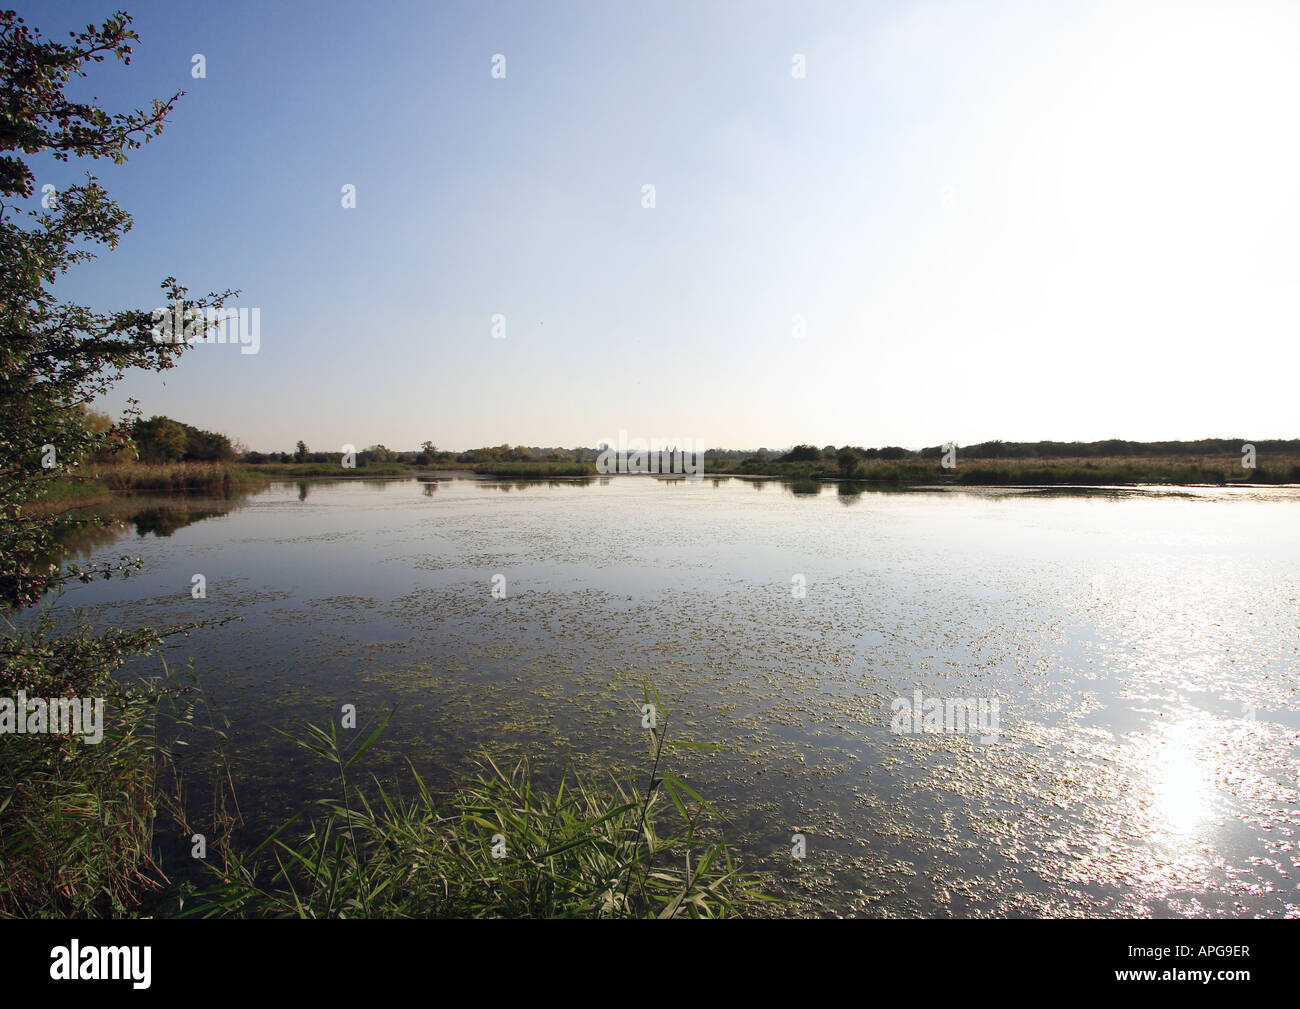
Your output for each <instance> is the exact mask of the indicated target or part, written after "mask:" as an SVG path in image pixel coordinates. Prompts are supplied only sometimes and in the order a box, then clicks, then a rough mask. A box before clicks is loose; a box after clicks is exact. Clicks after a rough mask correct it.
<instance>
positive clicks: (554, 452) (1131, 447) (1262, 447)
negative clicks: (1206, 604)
mask: <svg viewBox="0 0 1300 1009" xmlns="http://www.w3.org/2000/svg"><path fill="white" fill-rule="evenodd" d="M155 420H159V419H155ZM164 420H165V419H164ZM183 426H186V428H187V429H188V430H194V429H192V428H188V425H183ZM216 437H221V436H216ZM1244 445H1253V446H1255V449H1256V451H1257V452H1258V454H1261V455H1262V454H1277V455H1292V456H1300V438H1291V439H1281V438H1266V439H1261V441H1251V439H1248V438H1201V439H1200V441H1166V442H1138V441H1122V439H1119V438H1110V439H1106V441H1095V442H1053V441H1040V442H1004V441H989V442H980V443H978V445H958V446H957V451H958V455H959V458H962V459H967V460H970V459H1125V458H1132V459H1152V458H1161V456H1191V455H1195V456H1206V455H1240V454H1242V449H1243V446H1244ZM943 454H944V446H941V445H935V446H930V447H926V449H919V450H918V449H904V447H901V446H897V445H885V446H881V447H865V446H861V445H845V446H840V447H837V446H835V445H826V446H822V447H820V449H819V447H816V446H815V445H796V446H793V447H790V449H787V450H770V449H757V450H755V449H708V450H707V451H706V452H705V460H706V462H712V463H731V464H732V465H728V467H725V468H727V469H736V471H740V472H744V471H745V469H758V468H762V467H764V465H767V464H771V463H829V464H831V465H835V464H836V463H837V462H839V464H840V465H852V463H850V458H852V460H853V463H857V462H904V460H909V459H911V460H927V462H928V460H939V459H940V458H941V456H943ZM341 455H342V452H341V451H326V452H321V451H312V450H311V449H308V447H307V445H305V443H304V442H298V447H296V449H295V450H294V451H282V452H260V451H246V452H243V454H242V459H243V462H246V463H252V464H255V465H256V464H260V463H326V464H331V463H338V460H339V458H341ZM598 455H599V449H597V447H575V449H563V447H555V446H536V445H495V446H485V447H481V449H469V450H468V451H463V452H455V451H443V450H439V449H437V447H435V446H434V445H433V442H425V443H424V445H422V446H421V447H420V450H419V451H415V450H407V451H394V450H391V449H387V447H385V446H383V445H370V446H368V447H367V449H361V450H359V451H357V452H356V464H357V465H359V467H363V465H368V464H374V463H380V464H393V463H399V464H406V465H435V467H448V465H464V467H471V468H476V467H486V468H494V469H510V468H511V467H515V465H520V464H521V465H524V467H533V465H564V464H582V463H594V462H595V460H597V456H598ZM187 458H188V456H187Z"/></svg>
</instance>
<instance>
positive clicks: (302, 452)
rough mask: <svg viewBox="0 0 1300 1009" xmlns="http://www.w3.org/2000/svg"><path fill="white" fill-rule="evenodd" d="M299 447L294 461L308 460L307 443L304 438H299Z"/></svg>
mask: <svg viewBox="0 0 1300 1009" xmlns="http://www.w3.org/2000/svg"><path fill="white" fill-rule="evenodd" d="M297 447H298V451H297V452H295V453H294V456H293V461H294V462H306V461H307V443H306V442H305V441H303V440H302V439H301V438H300V439H299V440H298V446H297Z"/></svg>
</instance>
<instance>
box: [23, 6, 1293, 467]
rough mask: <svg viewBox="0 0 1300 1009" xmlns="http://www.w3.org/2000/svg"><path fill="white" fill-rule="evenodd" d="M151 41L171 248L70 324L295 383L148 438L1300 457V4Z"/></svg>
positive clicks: (541, 17) (147, 384) (220, 34)
mask: <svg viewBox="0 0 1300 1009" xmlns="http://www.w3.org/2000/svg"><path fill="white" fill-rule="evenodd" d="M119 2H121V0H119ZM17 6H18V9H19V12H20V14H22V15H23V16H25V17H26V18H27V19H28V21H29V23H32V24H34V25H36V26H38V27H40V28H42V30H43V31H44V32H45V33H46V34H47V35H50V36H58V35H60V34H62V35H66V32H67V31H68V30H69V29H72V28H76V27H78V26H84V25H85V23H86V22H88V21H92V20H93V21H95V22H97V23H98V22H100V21H102V20H103V18H104V17H105V16H107V15H109V14H111V13H112V11H113V10H114V9H115V6H116V5H115V4H106V5H100V4H90V3H84V2H76V3H62V2H57V0H41V2H40V3H26V2H25V3H19V4H18V5H17ZM126 7H127V10H128V11H129V12H130V13H131V14H132V15H134V17H135V24H134V28H135V30H136V31H137V32H139V34H140V36H141V42H140V43H139V45H138V46H137V51H136V55H135V59H134V60H133V63H132V66H131V67H130V68H125V69H124V68H122V67H121V66H120V65H118V64H116V63H112V64H110V63H105V64H103V65H101V67H100V68H98V69H95V70H93V71H92V73H91V77H90V79H89V81H88V82H86V87H87V89H88V90H89V92H90V93H93V94H95V95H98V96H99V97H100V98H101V99H103V101H104V102H105V104H106V105H107V107H108V108H109V109H110V110H118V109H119V108H120V107H129V108H134V107H137V106H143V105H146V104H147V102H148V100H149V99H151V98H154V97H164V96H166V95H169V94H171V93H172V92H173V91H175V90H177V89H184V90H185V91H186V92H187V94H186V95H185V96H184V97H183V98H182V99H181V100H180V102H179V103H178V105H177V108H176V110H175V112H174V113H173V114H172V116H171V117H170V119H169V125H168V127H167V129H166V130H165V132H164V133H163V135H162V136H161V137H159V138H158V139H156V140H155V141H153V143H151V144H150V145H148V146H147V147H145V148H144V149H142V150H141V151H138V152H136V154H135V155H134V157H133V158H132V160H131V161H130V162H129V163H128V164H127V165H125V166H121V167H114V166H111V165H108V164H105V163H98V164H96V165H95V166H93V170H94V171H95V172H96V174H98V175H99V176H100V178H101V179H102V180H104V181H105V183H106V184H107V185H108V187H109V190H110V192H111V193H112V195H113V196H114V197H115V198H116V199H117V200H118V201H119V202H120V203H122V204H123V206H124V207H125V208H126V209H127V210H129V211H130V212H131V213H132V214H133V215H134V217H135V228H134V230H133V231H132V232H131V233H130V234H129V235H128V236H127V238H126V240H125V241H124V242H123V243H122V245H121V246H120V247H119V249H118V250H117V251H116V252H112V253H106V254H105V255H103V256H102V257H101V258H100V260H98V261H97V262H96V263H94V264H92V265H90V266H89V267H86V268H83V269H82V270H81V272H80V273H79V274H77V275H76V276H75V277H74V278H72V279H69V280H68V281H66V282H64V283H62V284H60V288H61V289H62V291H63V294H64V296H65V297H75V298H78V299H82V300H85V301H87V302H89V303H91V304H93V305H95V306H97V307H102V308H114V307H140V306H145V307H150V308H151V307H153V306H154V305H156V304H158V283H159V281H161V279H162V278H163V277H165V276H167V275H168V274H174V275H176V276H177V277H178V278H179V279H181V280H182V282H184V283H186V284H188V285H189V287H190V288H191V290H201V291H206V290H208V289H210V288H216V289H222V288H226V287H233V288H238V289H241V290H242V292H243V293H242V297H241V298H240V299H239V301H238V304H239V305H243V306H249V307H254V306H255V307H258V308H259V309H260V311H261V349H260V352H259V353H258V354H250V355H242V354H240V353H239V351H238V349H237V348H234V347H225V346H200V347H195V348H192V349H191V350H189V351H188V352H187V353H186V354H185V355H184V356H183V358H182V360H181V363H180V365H179V366H178V367H177V368H176V369H174V370H172V371H170V372H168V373H166V374H165V375H163V376H159V375H152V374H141V373H137V374H135V375H133V376H132V377H131V378H130V379H128V380H127V381H126V382H124V383H123V384H122V385H121V386H120V393H119V394H115V395H113V396H112V397H111V398H110V399H109V400H107V401H106V403H105V406H106V407H107V408H108V409H109V410H110V411H111V412H114V413H116V412H118V411H119V410H120V408H121V407H122V405H123V404H124V402H125V398H126V396H127V395H131V396H134V397H136V398H137V399H139V400H140V401H141V404H142V408H143V409H144V412H145V414H146V415H150V414H154V413H161V414H166V415H169V416H172V417H175V418H177V419H180V420H184V421H187V422H189V423H192V424H195V425H197V426H199V427H204V428H209V429H213V430H219V431H223V432H225V433H227V434H229V435H231V436H232V437H234V438H238V439H240V440H242V441H244V442H245V443H247V444H248V445H249V446H250V447H253V448H260V449H288V448H291V447H292V445H293V443H294V442H295V441H296V440H297V439H298V438H303V439H305V440H306V441H307V442H308V444H309V445H310V446H311V447H312V448H313V449H315V450H328V449H336V448H338V447H340V446H341V445H343V444H344V443H352V444H355V445H357V446H364V445H368V444H371V443H374V442H382V443H384V444H386V445H388V446H389V447H390V448H398V449H406V448H415V447H417V446H418V445H419V443H420V442H421V441H423V440H425V439H426V438H428V439H432V440H433V441H434V442H435V443H436V444H437V445H438V446H439V447H444V448H453V449H462V448H467V447H471V446H474V445H481V444H497V443H500V442H503V441H509V442H512V443H523V444H534V445H553V444H558V445H568V446H572V445H578V444H582V445H594V444H595V443H596V442H597V441H598V440H599V439H600V438H602V437H610V436H617V434H618V431H619V430H620V429H626V430H627V431H628V432H629V433H630V434H631V435H633V436H642V437H646V438H650V437H672V436H680V437H683V438H688V437H689V438H696V437H699V438H703V439H704V440H705V441H706V442H707V443H708V444H709V445H726V446H729V447H736V448H741V447H756V446H759V445H765V446H769V447H774V448H775V447H780V446H784V445H789V444H792V443H795V442H812V443H815V444H818V445H822V444H826V443H834V444H844V443H854V444H866V445H880V444H903V445H908V446H912V447H917V446H921V445H926V444H938V443H940V442H943V441H947V440H949V439H955V440H957V441H958V442H959V443H961V442H965V443H972V442H975V441H980V440H984V439H988V438H1005V439H1015V440H1020V439H1037V438H1052V439H1065V440H1069V439H1094V438H1105V437H1123V438H1137V439H1157V438H1196V437H1203V436H1238V435H1240V436H1243V437H1251V438H1265V437H1294V436H1296V435H1300V423H1297V418H1298V417H1300V411H1297V406H1296V403H1297V398H1296V391H1295V390H1296V379H1297V375H1298V374H1300V371H1298V368H1297V364H1298V362H1300V349H1298V347H1300V342H1298V341H1300V182H1298V181H1297V180H1300V131H1297V129H1296V124H1295V102H1296V98H1297V96H1298V95H1300V59H1297V57H1296V54H1297V53H1300V5H1297V4H1294V3H1272V4H1270V3H1255V2H1250V0H1244V2H1232V3H1229V2H1226V0H1225V2H1222V3H1217V4H1198V3H1195V2H1177V3H1168V4H1165V3H1143V2H1134V3H1119V4H1095V5H1094V4H1085V3H994V2H988V3H906V4H904V3H865V2H858V3H816V2H803V0H800V2H797V3H796V2H790V3H747V2H746V3H742V2H726V3H723V2H713V3H710V2H701V0H695V2H683V3H650V4H646V5H630V4H622V3H605V2H592V3H585V4H573V3H540V2H533V3H518V4H499V3H455V4H451V3H446V4H432V3H393V4H388V3H384V4H374V5H358V4H354V3H342V2H335V0H326V2H322V3H313V4H310V5H304V4H292V5H291V4H287V3H286V4H278V3H250V2H239V0H236V2H222V3H219V4H201V5H199V4H188V3H171V2H148V3H135V4H127V5H126ZM195 53H202V54H203V55H204V57H205V58H206V71H207V77H206V78H205V79H202V80H196V79H193V78H191V76H190V71H191V57H192V55H193V54H195ZM497 53H501V54H504V55H505V57H506V77H505V78H504V79H493V77H492V75H491V70H492V57H493V55H494V54H497ZM795 54H803V55H804V56H805V58H806V67H807V76H806V78H803V79H797V78H795V77H793V76H792V74H791V68H792V59H793V57H794V55H795ZM86 167H87V166H86V165H75V164H69V165H57V164H52V163H45V162H42V163H41V165H40V170H39V172H38V179H37V186H38V189H39V186H40V185H42V184H44V183H46V182H49V183H52V184H54V185H56V186H58V187H62V186H64V185H66V184H68V183H69V182H70V181H71V180H73V179H75V178H77V177H78V175H79V174H80V173H82V172H84V171H85V170H86ZM647 183H649V184H653V185H654V186H655V187H656V193H655V195H656V206H655V207H654V209H645V208H643V206H642V186H643V185H644V184H647ZM345 184H352V185H355V186H356V191H357V206H356V208H355V209H343V208H342V207H341V205H340V198H341V192H340V190H341V187H342V186H344V185H345ZM495 314H502V315H504V316H505V317H506V337H505V339H500V340H498V339H493V338H492V332H491V319H492V316H493V315H495ZM795 315H800V316H802V317H803V319H804V325H805V332H806V335H805V336H803V337H802V338H798V337H796V336H795V335H794V332H793V330H794V319H793V317H794V316H795Z"/></svg>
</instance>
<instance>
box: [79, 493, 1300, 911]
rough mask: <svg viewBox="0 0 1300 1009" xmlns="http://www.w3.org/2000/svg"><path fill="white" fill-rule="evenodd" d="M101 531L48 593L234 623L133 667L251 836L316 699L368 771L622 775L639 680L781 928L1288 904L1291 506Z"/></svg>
mask: <svg viewBox="0 0 1300 1009" xmlns="http://www.w3.org/2000/svg"><path fill="white" fill-rule="evenodd" d="M124 513H129V518H130V521H128V522H127V523H126V525H125V527H124V528H123V529H121V530H120V531H119V532H117V533H105V532H101V533H99V534H98V535H97V538H96V539H95V540H94V541H93V542H91V543H88V544H87V546H86V547H85V550H84V551H83V553H84V554H85V555H87V556H89V557H90V558H91V559H94V560H108V559H113V558H116V557H118V556H120V555H122V554H123V553H130V554H138V555H140V556H141V557H142V558H143V560H144V570H143V573H142V574H141V575H139V576H138V577H134V578H131V579H129V580H127V581H111V582H99V583H92V584H89V585H84V586H77V587H75V588H73V589H71V590H69V591H68V593H67V594H66V595H65V596H64V597H63V599H62V600H61V601H60V602H59V603H58V609H59V610H60V611H70V610H71V609H72V608H73V607H75V608H77V609H79V610H82V611H84V613H85V614H86V616H87V617H88V618H89V619H90V620H91V622H92V623H93V624H94V625H96V626H101V627H102V626H108V625H116V626H133V625H137V624H140V623H150V624H161V623H166V622H173V621H186V620H193V619H201V618H206V617H212V618H220V617H225V616H232V615H233V616H238V617H240V618H242V619H240V620H239V621H238V622H233V623H229V624H226V625H224V626H220V627H213V628H209V629H204V630H199V631H195V632H193V633H192V634H191V635H190V636H189V637H188V638H174V639H171V641H170V643H169V645H168V647H167V649H166V650H165V652H164V655H165V656H166V658H167V661H168V662H169V663H171V664H173V665H181V664H183V662H184V660H185V659H187V658H192V659H193V661H194V670H195V672H196V673H197V674H198V676H199V679H200V681H201V682H202V683H203V684H204V686H205V689H206V692H207V694H208V696H209V697H210V699H211V701H212V704H213V706H214V708H215V709H216V710H217V711H219V712H221V713H223V714H225V715H226V716H228V717H229V718H230V719H231V720H232V730H231V734H232V741H233V744H234V746H235V751H236V753H237V754H238V759H237V762H236V767H235V772H236V783H237V785H238V786H239V798H240V803H241V806H242V807H243V809H244V812H245V813H246V814H247V815H248V816H249V817H250V818H251V819H252V821H253V822H254V823H255V824H258V825H263V824H266V823H270V822H278V820H279V818H281V817H283V816H284V815H287V813H288V812H290V811H293V810H296V809H298V808H300V807H301V805H302V804H303V803H304V801H305V800H306V799H309V798H314V797H316V796H318V795H321V794H325V792H326V791H327V789H328V782H327V773H326V769H325V768H324V767H322V766H321V765H320V762H319V761H318V760H316V758H314V757H313V756H312V755H311V754H309V753H307V752H306V751H305V750H303V749H301V748H298V747H295V746H294V745H293V744H291V743H289V742H288V741H287V740H286V739H284V738H283V737H282V736H281V735H279V733H277V732H276V731H274V730H275V729H281V730H284V731H288V732H293V731H296V730H298V729H299V728H301V726H302V725H303V724H304V723H306V722H309V721H310V722H315V723H317V724H324V723H326V722H328V721H329V720H331V719H333V720H335V721H337V720H338V719H339V716H340V711H341V707H342V706H343V705H345V704H354V705H356V707H357V711H358V716H359V722H360V726H361V727H360V729H359V730H357V737H358V738H363V737H364V735H367V734H368V732H367V731H366V730H367V727H368V726H371V725H373V724H375V722H376V721H377V720H378V719H379V718H380V717H382V715H383V714H384V713H385V712H387V711H388V710H389V709H391V708H393V707H394V706H396V708H397V713H396V715H395V716H394V718H393V721H392V723H391V725H390V726H389V729H388V731H387V732H386V733H385V735H384V737H383V739H382V741H381V743H380V744H379V745H378V746H377V748H376V749H375V751H373V753H372V755H370V756H373V759H370V756H368V757H367V763H366V765H365V766H366V768H367V770H371V771H373V772H374V773H375V774H377V775H379V777H380V778H381V779H395V780H399V781H401V780H403V779H402V775H403V773H404V767H405V760H406V759H407V758H409V759H410V760H411V761H412V762H413V763H414V764H415V766H416V767H417V768H419V770H420V771H421V773H422V774H423V775H425V777H426V779H427V780H429V781H430V782H431V783H436V784H437V785H438V786H439V787H441V788H444V789H445V788H450V787H451V786H452V785H453V784H454V782H455V779H456V778H457V777H459V776H460V775H462V774H464V773H465V772H467V771H468V770H471V769H472V768H473V766H474V765H473V761H474V759H475V757H476V755H477V754H479V753H480V752H482V751H484V750H486V751H487V752H489V753H490V754H491V755H492V756H493V758H494V759H496V760H497V761H498V763H501V762H513V761H516V760H520V759H527V760H528V761H529V762H530V763H531V765H532V766H533V768H534V769H535V770H537V771H538V772H540V773H541V774H543V776H546V777H550V778H554V777H555V776H556V775H557V774H558V773H559V772H560V771H561V770H562V769H564V768H565V767H566V766H572V767H577V768H580V769H582V770H585V771H588V772H596V773H603V772H604V771H606V770H609V771H614V772H618V773H633V772H636V773H638V774H639V776H640V780H641V781H642V782H644V780H645V772H646V771H647V770H648V766H649V762H648V760H647V757H646V754H647V749H648V733H647V732H646V731H645V730H644V729H643V728H642V711H641V704H642V701H643V693H642V691H643V687H644V685H645V684H647V683H652V684H653V685H654V686H655V687H656V688H657V689H658V691H659V692H660V694H661V695H662V698H663V700H664V702H665V704H666V707H667V709H668V710H667V712H666V731H667V733H668V735H669V737H670V738H675V739H683V740H695V741H700V742H708V743H716V744H721V745H722V746H723V747H725V749H724V750H721V751H701V750H682V751H679V752H677V753H675V754H674V755H673V756H672V758H671V760H672V763H673V768H674V770H675V772H676V773H679V774H680V775H681V776H682V777H683V778H685V780H687V781H688V782H690V783H691V785H692V786H693V787H694V788H695V789H696V790H697V791H698V792H700V793H701V794H702V795H704V796H705V797H706V798H708V799H710V800H712V801H714V802H715V804H716V805H717V807H718V809H719V811H720V812H721V813H723V814H725V815H726V816H727V817H728V819H729V823H728V825H727V828H726V829H727V835H728V836H729V838H730V839H731V840H732V842H733V844H734V848H735V851H736V853H737V854H738V855H739V857H740V859H741V862H742V865H743V867H745V868H748V869H751V870H755V871H762V872H765V873H768V874H770V877H771V882H772V886H773V888H774V889H776V890H777V891H779V892H781V893H783V894H785V895H787V896H788V897H789V898H790V899H791V900H792V901H793V902H794V907H793V908H792V909H791V912H788V913H798V914H809V915H854V914H860V915H873V916H949V915H951V916H962V917H965V916H1039V915H1054V916H1097V915H1116V916H1120V915H1122V916H1209V917H1218V916H1239V915H1250V916H1253V915H1267V916H1287V915H1290V916H1295V915H1296V914H1297V913H1298V911H1300V889H1297V886H1298V884H1300V853H1298V852H1297V848H1296V843H1297V834H1296V831H1297V829H1298V828H1300V810H1298V807H1297V774H1298V773H1300V695H1297V693H1296V687H1297V685H1298V684H1300V489H1296V488H1269V489H1250V488H1234V489H1231V490H1224V489H1200V488H1178V489H1146V490H1135V489H1128V490H1124V489H1114V490H1093V491H1088V492H1069V491H1061V490H1054V491H1034V490H1011V489H1000V490H968V491H960V490H946V489H945V490H935V491H926V490H911V491H906V492H888V493H886V492H880V491H873V490H862V489H861V488H849V487H839V488H837V487H834V486H827V487H824V488H823V487H819V486H818V485H812V486H811V487H810V486H807V485H794V486H791V485H787V484H783V483H781V482H779V481H751V480H742V479H722V480H713V479H710V478H706V479H704V480H703V481H700V482H692V481H688V480H663V479H656V478H651V477H635V476H630V477H613V478H604V479H600V480H593V481H586V482H583V481H554V482H550V483H539V482H526V481H525V482H518V483H516V482H507V481H487V480H474V479H460V478H449V479H443V480H439V481H436V482H432V481H417V480H412V479H394V480H365V481H353V480H349V481H343V480H338V481H314V482H313V481H304V482H299V483H278V484H274V485H272V486H271V487H270V488H269V489H267V490H265V491H260V492H256V493H253V494H250V495H248V496H246V497H243V498H241V499H239V500H235V501H225V502H221V501H216V502H213V501H207V500H203V499H198V498H188V499H185V498H179V497H174V498H166V499H141V500H139V501H138V502H134V503H131V504H129V505H128V506H126V507H125V512H124ZM196 574H201V575H202V576H203V578H204V579H205V581H206V598H205V599H195V598H193V597H192V594H191V586H192V584H193V578H194V576H195V575H196ZM494 590H495V591H494ZM130 668H131V669H132V670H140V671H144V672H148V673H156V672H159V671H160V670H161V664H160V662H159V660H158V658H157V657H155V658H152V659H149V660H145V661H143V662H135V663H133V665H132V666H131V667H130ZM963 712H965V714H966V715H967V716H968V717H969V721H963ZM660 717H661V718H662V717H663V716H660ZM926 729H930V730H939V731H925V730H926ZM899 730H902V731H899ZM917 730H920V731H917ZM795 835H801V836H802V848H803V850H802V856H803V857H801V858H799V857H795V856H796V854H798V853H799V852H797V851H796V848H797V847H798V846H799V843H800V842H799V840H798V839H796V837H795Z"/></svg>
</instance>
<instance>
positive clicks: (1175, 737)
mask: <svg viewBox="0 0 1300 1009" xmlns="http://www.w3.org/2000/svg"><path fill="white" fill-rule="evenodd" d="M1196 735H1197V734H1196V727H1195V726H1194V725H1193V724H1191V723H1188V722H1184V723H1181V724H1177V725H1171V726H1169V727H1168V728H1166V729H1165V731H1164V732H1163V733H1161V736H1162V738H1160V739H1158V740H1156V752H1155V754H1154V760H1153V762H1152V764H1151V793H1152V801H1153V803H1154V806H1155V811H1156V813H1157V815H1159V817H1160V818H1161V819H1162V820H1163V821H1164V824H1165V826H1166V827H1167V828H1168V830H1169V833H1170V834H1172V835H1175V836H1184V835H1187V834H1190V833H1191V832H1192V831H1194V830H1195V829H1196V827H1197V826H1198V825H1199V824H1200V823H1201V821H1203V820H1204V819H1205V818H1206V817H1207V816H1208V814H1209V809H1210V800H1211V789H1210V787H1209V781H1208V778H1207V774H1208V771H1207V768H1206V767H1205V766H1204V765H1203V764H1202V762H1201V760H1200V759H1199V757H1198V756H1197V749H1198V740H1197V738H1196Z"/></svg>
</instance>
